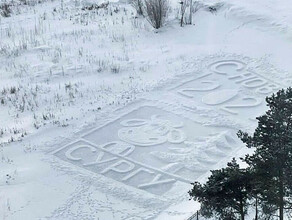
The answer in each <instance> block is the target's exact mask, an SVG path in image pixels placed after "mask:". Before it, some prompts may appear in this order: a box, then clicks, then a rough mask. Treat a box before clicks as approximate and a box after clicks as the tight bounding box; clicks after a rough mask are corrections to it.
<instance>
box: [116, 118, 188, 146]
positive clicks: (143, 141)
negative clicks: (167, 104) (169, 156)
mask: <svg viewBox="0 0 292 220" xmlns="http://www.w3.org/2000/svg"><path fill="white" fill-rule="evenodd" d="M121 125H122V126H123V128H121V129H120V130H119V131H118V136H119V138H120V139H121V140H122V141H125V142H127V143H129V144H133V145H136V146H143V147H146V146H153V145H158V144H162V143H165V142H167V141H168V142H170V143H181V142H183V141H184V140H185V135H184V132H183V131H182V130H180V129H178V128H181V127H182V126H183V123H179V124H174V123H172V122H171V121H169V120H165V119H160V118H159V117H158V116H157V115H153V116H152V117H151V119H150V120H147V119H130V120H124V121H122V122H121Z"/></svg>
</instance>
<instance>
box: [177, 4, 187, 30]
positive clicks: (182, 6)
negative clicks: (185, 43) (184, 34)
mask: <svg viewBox="0 0 292 220" xmlns="http://www.w3.org/2000/svg"><path fill="white" fill-rule="evenodd" d="M187 1H188V0H181V1H180V2H179V3H180V5H181V6H180V14H181V18H180V26H181V27H182V26H183V23H184V16H185V13H186V9H187Z"/></svg>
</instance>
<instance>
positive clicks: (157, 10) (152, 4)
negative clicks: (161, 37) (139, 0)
mask: <svg viewBox="0 0 292 220" xmlns="http://www.w3.org/2000/svg"><path fill="white" fill-rule="evenodd" d="M144 3H145V13H146V19H147V20H148V22H149V23H150V24H151V25H152V26H153V27H154V28H155V29H159V28H161V27H162V26H163V25H164V23H165V20H166V18H167V14H168V10H169V2H168V0H144Z"/></svg>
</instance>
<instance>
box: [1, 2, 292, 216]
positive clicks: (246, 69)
mask: <svg viewBox="0 0 292 220" xmlns="http://www.w3.org/2000/svg"><path fill="white" fill-rule="evenodd" d="M15 2H17V1H15ZM95 2H98V1H93V0H92V1H69V0H68V1H67V0H66V1H65V0H64V1H44V2H43V3H40V4H36V5H26V6H17V5H16V6H15V8H14V11H13V14H12V16H11V17H8V18H3V17H0V119H1V121H0V143H1V146H0V153H1V160H0V219H9V220H10V219H11V220H23V219H28V220H31V219H52V220H53V219H54V220H55V219H60V220H64V219H69V220H71V219H72V220H74V219H76V220H81V219H82V220H86V219H88V220H91V219H100V220H122V219H123V220H136V219H137V220H138V219H143V220H144V219H160V220H164V219H167V220H176V219H180V220H184V219H188V217H190V216H191V215H192V214H193V213H195V212H196V210H197V209H198V208H199V204H197V203H195V202H193V201H189V196H188V193H187V192H188V190H190V188H191V185H190V183H191V182H194V181H201V182H204V181H205V180H206V178H207V177H208V175H209V170H212V169H217V168H220V167H223V166H225V164H226V163H227V162H228V161H229V160H230V159H231V158H232V157H236V158H239V157H240V156H242V155H244V154H246V153H248V150H247V149H246V148H245V147H244V145H243V144H242V143H241V142H240V141H239V140H238V138H237V137H236V132H237V131H238V130H239V129H242V130H245V131H248V132H252V131H253V129H254V128H255V126H256V121H255V117H256V116H259V115H261V114H263V113H264V111H265V110H266V105H265V101H264V99H265V97H266V96H267V95H269V94H271V93H273V92H275V91H277V90H278V89H280V88H285V87H288V86H290V85H291V82H292V74H291V70H292V63H291V56H292V46H291V39H292V38H291V36H292V35H291V24H292V17H291V16H292V13H291V12H292V8H291V7H292V6H291V4H290V2H289V1H288V0H281V1H278V2H277V4H276V3H275V2H274V1H272V0H265V1H264V0H259V1H253V0H245V1H242V0H241V1H239V0H233V1H225V0H223V1H222V0H221V1H218V0H208V1H203V3H202V4H204V8H201V10H199V11H198V12H197V13H196V14H195V15H194V18H193V19H194V24H195V25H187V26H184V27H179V24H178V20H177V18H176V16H175V15H176V13H177V11H178V10H177V8H178V4H177V3H176V2H175V1H173V2H172V5H173V8H174V9H173V11H172V12H171V16H170V19H169V21H168V22H167V24H166V25H165V27H163V28H162V29H161V30H159V31H158V32H156V31H154V30H153V29H152V28H151V27H150V25H149V24H148V23H147V22H146V21H145V20H144V19H143V18H141V17H138V18H137V17H135V12H134V10H133V9H132V8H131V6H130V5H128V4H127V3H125V2H124V1H115V2H110V4H109V6H108V9H107V10H104V9H100V10H98V12H95V11H86V10H82V7H83V6H86V5H90V4H92V3H95ZM98 3H99V4H100V3H101V1H99V2H98ZM216 3H223V6H222V7H221V8H219V9H218V11H217V12H216V13H210V12H209V11H208V10H207V6H209V5H214V4H216Z"/></svg>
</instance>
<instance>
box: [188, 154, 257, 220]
mask: <svg viewBox="0 0 292 220" xmlns="http://www.w3.org/2000/svg"><path fill="white" fill-rule="evenodd" d="M211 173H212V174H211V176H210V177H209V178H208V181H207V182H206V183H205V184H204V185H201V184H200V183H198V182H195V183H193V189H192V190H191V191H189V195H190V196H191V197H192V198H193V199H194V200H197V201H199V202H200V203H201V210H200V213H201V214H202V215H203V216H204V217H212V216H215V217H217V218H219V219H222V220H223V219H224V220H236V219H238V217H239V218H240V219H241V220H244V217H245V215H246V212H247V208H248V198H249V195H250V189H251V185H250V178H249V175H247V173H246V170H245V169H241V168H240V167H239V165H238V163H237V162H236V160H235V159H233V160H232V161H231V162H230V163H228V164H227V167H226V168H222V169H220V170H213V171H211Z"/></svg>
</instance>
